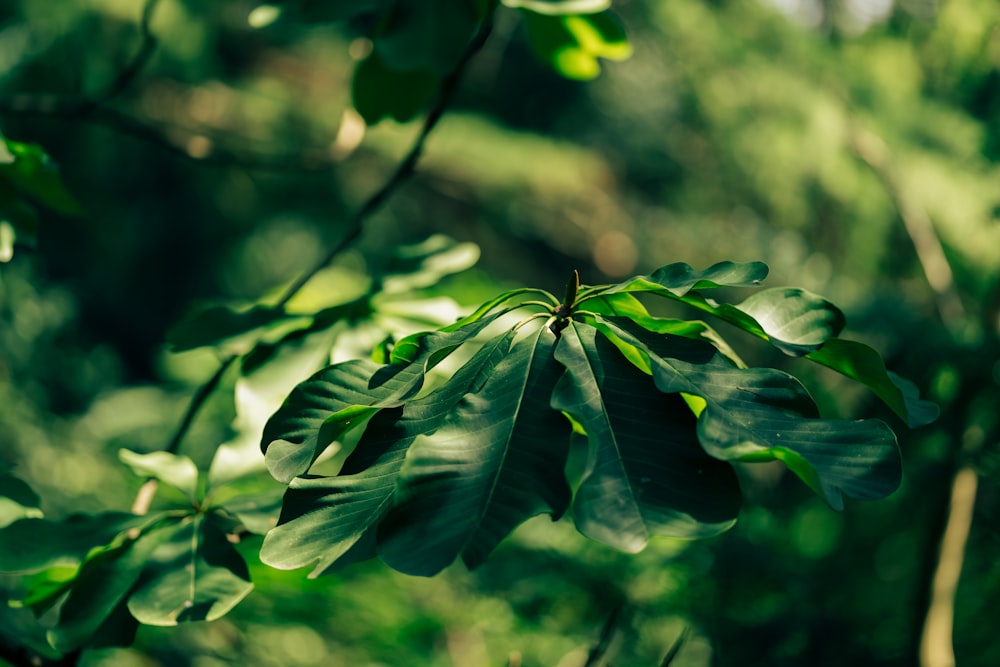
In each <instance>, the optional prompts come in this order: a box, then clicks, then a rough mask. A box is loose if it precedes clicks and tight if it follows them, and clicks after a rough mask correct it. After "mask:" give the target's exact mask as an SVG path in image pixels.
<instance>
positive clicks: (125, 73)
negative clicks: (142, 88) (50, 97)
mask: <svg viewBox="0 0 1000 667" xmlns="http://www.w3.org/2000/svg"><path fill="white" fill-rule="evenodd" d="M158 2H159V0H146V4H144V5H143V7H142V15H141V17H140V18H139V32H140V33H141V35H142V41H141V43H140V44H139V50H138V51H136V54H135V56H134V57H133V58H132V61H131V62H130V63H129V64H128V65H126V66H125V67H124V68H123V69H122V70H121V71H120V72H119V73H118V76H116V77H115V79H114V81H112V82H111V84H110V85H109V86H108V89H107V90H105V91H104V92H103V93H102V94H100V95H98V96H97V97H95V98H93V99H92V100H90V104H91V106H92V110H93V109H96V108H98V107H100V106H103V105H104V104H106V103H108V102H110V101H111V100H113V99H114V98H116V97H118V96H119V95H121V94H122V93H123V92H125V91H126V90H127V89H128V87H129V86H130V85H132V82H133V81H135V80H136V79H137V78H138V77H139V74H141V73H142V70H144V69H145V68H146V65H147V64H149V61H150V59H151V58H152V57H153V53H155V52H156V36H155V35H154V34H153V31H152V29H151V28H150V23H151V22H152V20H153V11H154V10H155V9H156V5H157V3H158Z"/></svg>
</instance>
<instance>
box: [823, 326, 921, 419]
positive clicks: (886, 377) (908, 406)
mask: <svg viewBox="0 0 1000 667" xmlns="http://www.w3.org/2000/svg"><path fill="white" fill-rule="evenodd" d="M806 359H809V360H810V361H815V362H816V363H818V364H823V365H824V366H828V367H829V368H832V369H833V370H835V371H837V372H838V373H842V374H844V375H846V376H847V377H849V378H851V379H852V380H856V381H857V382H860V383H861V384H863V385H865V386H866V387H868V388H869V389H871V390H872V391H873V392H874V393H875V395H876V396H878V397H879V398H880V399H882V401H883V402H884V403H885V404H886V405H887V406H889V408H891V409H892V411H893V412H895V413H896V414H897V415H899V417H900V418H901V419H903V420H904V421H905V422H906V424H907V426H909V427H910V428H917V427H918V426H925V425H926V424H929V423H931V422H932V421H934V420H935V419H937V418H938V414H939V410H938V407H937V406H936V405H935V404H933V403H931V402H929V401H922V400H920V397H919V392H918V391H917V387H916V385H914V384H913V383H912V382H910V381H909V380H906V379H904V378H901V377H899V376H898V375H895V374H893V373H889V372H888V371H886V369H885V362H883V361H882V356H881V355H880V354H879V353H878V352H876V351H875V350H873V349H872V348H870V347H868V346H867V345H865V344H863V343H858V342H856V341H851V340H841V339H839V338H837V339H834V340H830V341H827V343H826V345H824V346H823V347H822V348H820V349H819V350H816V351H814V352H810V353H809V354H808V355H806Z"/></svg>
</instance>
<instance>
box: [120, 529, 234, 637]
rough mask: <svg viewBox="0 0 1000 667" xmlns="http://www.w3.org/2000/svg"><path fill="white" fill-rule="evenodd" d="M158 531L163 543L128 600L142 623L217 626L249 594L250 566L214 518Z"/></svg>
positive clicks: (149, 559) (150, 556)
mask: <svg viewBox="0 0 1000 667" xmlns="http://www.w3.org/2000/svg"><path fill="white" fill-rule="evenodd" d="M159 532H161V533H163V536H162V537H161V538H160V544H159V545H158V546H157V547H156V549H155V550H153V551H152V553H151V554H150V555H149V558H148V560H147V561H146V564H145V567H144V569H143V573H142V580H141V581H140V582H139V584H138V585H137V586H136V588H135V591H134V592H133V593H132V594H131V595H130V596H129V599H128V609H129V611H130V612H132V615H133V616H135V618H136V619H137V620H138V621H139V622H141V623H145V624H147V625H159V626H172V625H177V624H179V623H183V622H186V621H214V620H216V619H218V618H220V617H222V616H223V615H225V614H226V613H228V612H229V611H230V610H231V609H232V608H233V607H235V606H236V605H237V604H238V603H239V602H240V601H241V600H242V599H243V598H245V597H246V596H247V595H248V594H249V593H250V590H251V589H252V588H253V584H251V583H250V575H249V573H248V571H247V566H246V563H244V562H243V559H242V558H241V557H240V555H239V554H238V553H237V551H236V549H235V548H233V545H232V544H231V543H230V542H229V540H227V539H226V535H225V534H224V533H223V532H222V531H221V530H220V529H219V528H218V527H217V526H216V525H215V523H214V521H213V520H212V518H211V517H206V516H203V515H198V516H194V517H190V518H188V519H185V520H184V521H182V522H180V523H178V524H176V525H175V526H173V527H170V528H167V529H163V530H161V531H159Z"/></svg>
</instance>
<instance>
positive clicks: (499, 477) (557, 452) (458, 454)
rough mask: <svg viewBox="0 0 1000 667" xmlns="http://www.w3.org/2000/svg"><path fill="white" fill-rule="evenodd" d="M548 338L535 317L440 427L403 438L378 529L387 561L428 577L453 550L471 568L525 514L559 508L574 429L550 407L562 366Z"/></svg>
mask: <svg viewBox="0 0 1000 667" xmlns="http://www.w3.org/2000/svg"><path fill="white" fill-rule="evenodd" d="M554 345H555V337H554V336H553V335H552V334H551V332H549V331H548V329H547V328H545V327H541V326H540V327H538V328H537V330H536V331H534V332H532V333H530V334H527V335H525V336H524V337H523V338H520V339H518V340H517V341H516V342H515V343H514V345H513V346H512V348H511V350H510V351H509V352H508V354H506V355H505V356H504V358H503V359H502V360H501V361H500V362H499V363H498V364H497V365H496V367H495V368H494V369H493V372H492V373H490V374H489V375H488V376H486V377H485V378H484V381H483V382H482V384H481V385H480V386H477V387H475V388H474V389H473V391H471V392H470V393H468V394H466V395H465V396H463V397H462V399H461V400H460V401H458V402H457V403H456V404H455V405H454V407H453V408H452V409H451V410H449V411H448V413H447V415H446V416H445V418H444V422H443V423H442V424H441V426H440V427H439V428H437V429H436V430H435V431H434V432H433V433H428V434H426V435H423V436H420V437H419V438H417V439H416V440H415V441H414V443H413V444H412V445H411V446H410V450H409V452H408V453H407V456H406V463H405V464H404V465H403V470H402V472H401V479H400V482H399V490H398V492H397V501H396V506H395V507H394V508H393V509H392V510H391V511H390V513H389V514H388V515H387V516H386V518H385V520H383V521H382V523H381V524H380V525H379V531H378V553H379V556H380V557H381V558H382V560H384V561H385V562H386V563H388V564H389V565H390V566H391V567H393V568H395V569H397V570H399V571H401V572H405V573H408V574H417V575H424V576H431V575H434V574H436V573H437V572H439V571H440V570H442V569H443V568H444V567H446V566H447V565H449V564H450V563H451V562H452V561H453V560H455V558H456V557H458V556H459V555H461V557H462V559H463V560H464V561H465V563H466V565H467V566H468V567H470V568H474V567H476V566H478V565H479V564H481V563H482V562H483V561H484V560H485V559H486V557H487V556H488V555H489V553H490V552H491V551H492V550H493V549H494V547H496V545H497V544H499V543H500V541H501V540H503V538H504V537H506V536H507V534H508V533H510V532H511V531H512V530H513V529H514V528H516V527H517V526H518V525H520V524H521V523H523V522H524V521H526V520H527V519H529V518H531V517H533V516H535V515H538V514H545V513H548V514H551V515H553V517H554V518H558V517H559V516H560V515H562V513H563V512H564V511H565V510H566V508H567V506H568V505H569V501H570V490H569V486H568V485H567V483H566V479H565V476H564V475H563V467H564V465H565V462H566V457H567V454H568V449H569V441H570V434H571V432H572V429H571V426H570V423H569V422H568V421H567V420H566V419H564V418H563V417H562V416H561V415H560V414H559V413H557V412H554V411H552V410H551V409H550V408H549V397H550V396H551V394H552V390H553V388H554V387H555V383H556V381H557V380H558V378H559V376H560V375H561V374H562V368H561V367H560V366H559V365H558V364H557V363H556V362H555V360H554V359H553V357H552V353H553V349H554Z"/></svg>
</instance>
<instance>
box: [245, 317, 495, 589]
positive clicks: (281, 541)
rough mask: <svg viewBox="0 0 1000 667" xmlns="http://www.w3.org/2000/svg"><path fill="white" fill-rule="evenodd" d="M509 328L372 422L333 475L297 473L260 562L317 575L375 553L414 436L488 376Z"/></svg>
mask: <svg viewBox="0 0 1000 667" xmlns="http://www.w3.org/2000/svg"><path fill="white" fill-rule="evenodd" d="M512 338H513V336H512V334H510V333H508V334H507V335H503V336H498V337H496V338H494V339H492V340H490V341H488V342H487V343H486V344H484V345H483V347H482V348H481V349H480V350H479V351H478V352H476V354H475V355H474V356H473V357H472V358H471V359H470V360H469V361H467V362H466V363H465V364H464V365H463V366H462V367H461V368H460V369H459V370H458V371H457V372H456V373H455V374H454V375H453V376H452V378H451V379H450V380H449V381H448V382H447V383H446V384H445V385H443V386H442V387H440V388H439V389H437V390H436V391H434V392H431V393H430V394H428V395H427V396H424V397H421V398H416V399H413V400H411V401H409V402H408V403H406V404H405V405H404V406H402V407H400V408H394V409H386V410H382V411H381V412H379V413H378V414H376V415H375V416H374V417H372V419H371V420H370V421H369V422H368V424H367V426H366V427H365V432H364V435H363V436H362V437H361V440H360V441H359V442H358V445H357V447H356V448H355V450H354V452H353V453H352V454H351V456H350V457H348V459H347V461H345V463H344V466H343V467H342V468H341V470H340V473H339V474H338V475H337V476H336V477H314V478H301V477H297V478H295V479H293V480H292V482H291V484H290V485H289V487H288V492H287V493H286V494H285V498H284V502H283V505H282V509H281V517H280V518H279V521H278V526H277V527H276V528H274V529H273V530H271V531H270V532H269V533H268V534H267V536H266V537H265V538H264V544H263V546H262V548H261V560H263V562H264V563H266V564H268V565H270V566H271V567H275V568H279V569H283V570H290V569H296V568H300V567H305V566H307V565H310V566H312V567H313V572H312V574H311V575H310V576H313V577H315V576H318V575H320V574H322V573H323V572H325V571H328V570H329V569H331V568H332V567H334V566H340V565H344V564H346V563H347V562H353V561H356V560H364V559H366V558H371V557H373V556H374V555H375V540H374V537H375V533H374V531H375V527H376V526H377V525H378V523H379V522H380V521H381V520H382V518H383V516H385V513H386V512H387V511H388V510H389V508H390V507H391V505H392V500H393V494H394V492H395V489H396V481H397V478H398V475H399V470H400V468H401V466H402V465H403V460H404V457H405V454H406V451H407V449H408V448H409V447H410V445H411V443H412V442H413V440H414V439H415V438H416V437H417V436H419V435H421V434H423V433H427V432H430V431H433V430H434V429H436V428H438V426H439V425H440V424H441V422H442V421H443V420H444V417H445V415H447V414H448V412H449V411H450V410H451V408H452V407H453V406H454V405H455V403H457V402H458V401H459V400H460V399H461V398H462V396H464V395H465V394H466V393H467V392H468V391H470V390H471V389H472V388H473V387H474V386H476V385H478V384H481V383H482V382H484V381H485V378H486V377H487V376H489V375H490V374H491V373H492V372H493V369H494V367H495V366H496V365H497V364H498V363H499V361H500V359H502V358H503V356H504V355H505V354H506V352H507V350H508V349H509V347H510V343H511V341H512Z"/></svg>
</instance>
